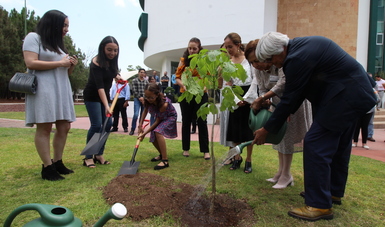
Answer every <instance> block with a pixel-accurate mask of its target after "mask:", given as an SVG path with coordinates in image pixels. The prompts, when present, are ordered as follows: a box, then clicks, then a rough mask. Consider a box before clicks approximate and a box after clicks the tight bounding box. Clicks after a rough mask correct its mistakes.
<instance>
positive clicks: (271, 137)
mask: <svg viewBox="0 0 385 227" xmlns="http://www.w3.org/2000/svg"><path fill="white" fill-rule="evenodd" d="M272 114H273V113H272V112H271V111H269V110H267V109H260V110H259V111H258V112H257V113H256V114H255V113H254V111H253V109H250V114H249V127H250V129H251V130H253V132H254V131H256V130H258V129H260V128H262V127H263V126H264V125H265V124H266V122H267V120H269V118H270V116H271V115H272ZM286 127H287V123H286V122H285V123H284V124H283V125H282V127H281V129H280V130H279V131H278V133H277V134H273V133H268V134H267V136H266V140H265V142H266V143H272V144H279V143H280V142H281V140H282V138H283V136H284V135H285V133H286Z"/></svg>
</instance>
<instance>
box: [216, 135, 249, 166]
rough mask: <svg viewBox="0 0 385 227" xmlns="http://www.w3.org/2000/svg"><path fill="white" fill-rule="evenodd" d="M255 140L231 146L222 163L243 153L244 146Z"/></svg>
mask: <svg viewBox="0 0 385 227" xmlns="http://www.w3.org/2000/svg"><path fill="white" fill-rule="evenodd" d="M252 142H253V141H252V140H250V141H247V142H244V143H241V144H238V145H237V146H235V147H233V148H231V149H230V150H229V152H228V153H227V157H226V158H225V159H224V160H223V162H222V165H224V164H225V163H226V162H227V161H229V160H230V159H231V158H232V157H234V156H235V155H238V154H241V153H242V150H243V148H244V147H246V146H249V145H250V144H251V143H252Z"/></svg>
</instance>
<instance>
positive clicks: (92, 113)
mask: <svg viewBox="0 0 385 227" xmlns="http://www.w3.org/2000/svg"><path fill="white" fill-rule="evenodd" d="M84 104H85V105H86V109H87V112H88V117H89V118H90V123H91V126H90V129H88V133H87V143H88V141H90V139H91V138H92V136H93V135H94V134H95V133H97V132H99V133H101V132H102V130H103V128H102V126H103V123H104V121H105V120H106V118H107V117H106V115H105V113H106V109H105V108H104V105H103V104H102V103H100V102H84ZM111 125H112V120H111V118H109V120H108V122H107V125H106V132H109V131H110V129H111ZM104 146H105V144H103V146H102V148H101V149H100V151H99V153H98V154H97V155H102V154H103V152H104ZM86 158H87V159H89V158H92V155H86Z"/></svg>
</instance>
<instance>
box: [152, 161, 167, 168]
mask: <svg viewBox="0 0 385 227" xmlns="http://www.w3.org/2000/svg"><path fill="white" fill-rule="evenodd" d="M160 163H163V165H162V166H160V165H159V164H160ZM160 163H159V164H158V165H156V166H155V167H154V170H161V169H165V168H167V167H169V166H170V165H169V164H168V160H161V162H160Z"/></svg>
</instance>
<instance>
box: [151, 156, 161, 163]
mask: <svg viewBox="0 0 385 227" xmlns="http://www.w3.org/2000/svg"><path fill="white" fill-rule="evenodd" d="M160 160H162V155H158V156H156V157H155V158H152V159H151V161H152V162H158V161H160Z"/></svg>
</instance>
